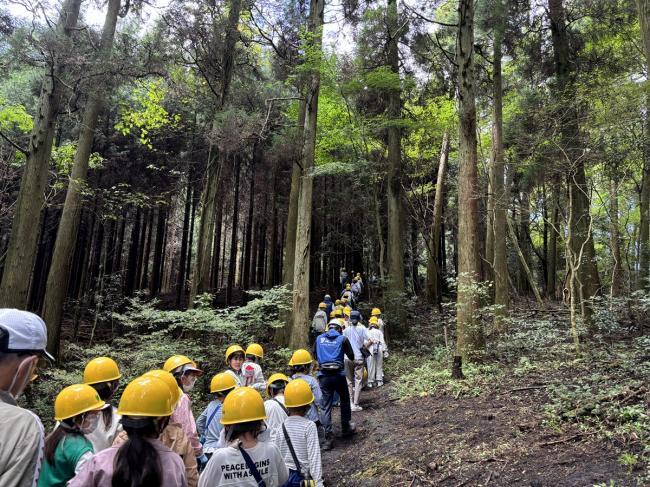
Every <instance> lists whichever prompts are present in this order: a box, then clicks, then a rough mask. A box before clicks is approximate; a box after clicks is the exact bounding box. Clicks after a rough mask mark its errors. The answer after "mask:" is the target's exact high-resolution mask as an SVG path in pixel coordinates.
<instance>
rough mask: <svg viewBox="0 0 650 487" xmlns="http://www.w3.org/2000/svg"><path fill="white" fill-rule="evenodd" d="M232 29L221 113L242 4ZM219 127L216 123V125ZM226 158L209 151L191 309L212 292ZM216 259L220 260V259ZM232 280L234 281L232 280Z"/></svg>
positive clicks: (234, 8)
mask: <svg viewBox="0 0 650 487" xmlns="http://www.w3.org/2000/svg"><path fill="white" fill-rule="evenodd" d="M228 4H229V5H228V6H229V9H228V25H227V28H226V35H225V40H224V45H223V52H222V54H221V71H222V72H221V80H222V81H221V90H220V96H219V100H218V104H217V111H222V110H223V108H224V106H225V104H226V99H227V97H228V92H229V89H230V81H231V80H232V72H233V67H234V64H235V60H234V56H235V45H236V44H237V41H238V40H239V31H238V30H237V26H238V25H239V15H240V12H241V0H229V2H228ZM214 124H216V121H215V122H214V123H213V126H214ZM223 159H224V157H223V155H222V154H219V150H218V148H217V146H216V145H214V144H211V145H210V149H209V151H208V167H207V169H206V177H205V184H204V186H203V192H202V193H201V207H202V209H203V210H202V211H203V212H202V214H201V221H200V224H199V239H198V244H197V254H196V263H195V266H194V276H193V278H192V292H191V296H190V303H189V305H190V307H192V306H193V303H194V298H196V296H197V295H198V294H201V293H204V292H208V291H209V290H210V270H211V269H212V257H213V256H212V252H211V251H212V242H213V239H214V227H215V205H216V200H217V196H218V194H217V193H218V188H219V179H220V177H221V168H222V167H223V162H224V161H223ZM214 258H215V259H216V258H218V256H217V255H215V256H214ZM228 279H230V277H229V278H228Z"/></svg>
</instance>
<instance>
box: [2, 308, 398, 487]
mask: <svg viewBox="0 0 650 487" xmlns="http://www.w3.org/2000/svg"><path fill="white" fill-rule="evenodd" d="M330 302H331V298H330ZM344 303H345V301H343V299H341V302H340V303H339V304H337V303H336V302H334V303H332V310H331V311H330V314H331V316H332V318H331V319H329V320H328V321H327V323H326V325H325V326H324V327H323V330H322V332H321V333H319V334H318V335H315V336H314V346H313V350H312V351H310V350H307V349H299V350H295V351H294V352H293V354H292V356H291V359H290V360H289V362H288V367H289V371H290V375H289V376H287V375H285V374H283V373H279V372H278V373H273V374H271V376H270V377H269V378H268V380H266V379H265V376H264V372H263V370H262V360H263V358H264V350H263V348H262V347H261V346H260V345H259V344H255V343H252V344H250V345H248V346H247V347H246V349H244V348H243V347H241V346H240V345H237V344H233V345H231V346H229V347H228V348H227V350H226V352H225V354H224V359H225V368H224V371H223V372H221V373H218V374H216V375H215V376H214V377H213V378H212V380H211V382H210V393H211V394H212V395H213V399H212V401H211V402H210V403H209V404H208V405H207V407H206V408H205V410H203V411H202V412H201V413H200V414H199V415H198V417H197V419H196V421H195V416H194V413H193V409H192V401H191V398H190V395H189V394H190V393H191V391H192V390H193V388H194V386H195V383H196V381H197V379H198V377H200V376H202V375H203V374H204V372H203V370H201V368H199V366H198V365H197V364H196V362H194V361H193V360H192V359H190V358H189V357H187V356H184V355H174V356H172V357H170V358H168V359H167V360H166V361H165V362H164V364H163V365H162V368H161V369H155V370H151V371H148V372H146V373H145V374H143V375H142V376H140V377H138V378H136V379H134V380H133V381H131V382H130V383H129V384H128V385H127V386H126V388H125V389H124V391H123V393H122V395H121V397H120V399H119V402H116V401H115V398H114V395H115V392H116V391H117V390H118V386H119V383H120V379H121V378H122V374H121V372H120V369H119V366H118V364H117V363H116V362H115V361H114V360H113V359H111V358H109V357H98V358H95V359H93V360H91V361H90V362H89V363H88V364H87V365H86V367H85V369H84V373H83V377H82V380H81V381H80V383H78V384H73V385H70V386H68V387H65V388H64V389H63V390H61V391H60V392H59V394H58V395H57V397H56V399H55V401H54V419H55V420H56V422H57V423H56V426H55V427H54V429H53V430H52V432H50V433H49V434H47V435H45V432H44V430H43V426H42V424H41V421H40V419H39V418H38V417H37V416H36V415H35V414H33V413H32V412H30V411H27V410H24V409H22V408H20V407H18V406H17V403H16V398H17V397H18V396H19V395H20V394H21V393H22V392H23V391H24V389H25V388H26V387H27V385H28V384H29V382H30V381H31V380H33V379H34V378H35V376H36V364H37V362H38V358H39V356H44V357H46V358H48V359H52V357H51V356H49V354H48V353H47V351H46V345H47V330H46V326H45V324H44V322H43V321H42V320H41V318H40V317H38V316H37V315H35V314H33V313H29V312H26V311H19V310H13V309H2V310H0V373H1V374H0V485H2V486H9V487H13V486H16V487H18V486H20V487H22V486H28V485H29V486H32V485H38V486H39V487H50V486H71V487H81V486H98V487H117V486H132V487H135V486H149V485H151V486H162V487H176V486H192V487H194V486H197V485H198V486H200V487H208V486H248V485H251V486H267V487H275V486H278V487H279V486H288V487H293V486H295V487H298V486H300V487H303V486H308V485H309V486H315V487H318V486H323V473H322V463H321V450H328V449H331V448H333V447H334V434H333V431H334V429H333V426H332V417H331V415H332V408H333V407H335V406H340V409H341V435H342V436H343V437H347V436H351V435H354V434H355V432H356V427H355V424H354V423H353V422H352V412H356V411H361V409H362V408H361V406H360V405H359V399H360V394H361V389H362V387H363V386H364V383H365V384H366V385H367V387H379V386H381V385H383V369H382V367H381V363H382V360H383V357H384V354H386V353H387V348H386V344H385V341H384V338H383V334H382V332H381V327H383V322H381V312H380V310H378V309H377V308H375V309H373V312H372V316H371V318H370V320H369V326H370V329H367V328H366V327H365V326H364V325H363V324H362V323H361V321H362V319H361V314H360V312H359V311H358V310H353V309H349V307H348V309H346V307H345V306H343V304H344ZM323 305H324V307H323ZM327 306H328V305H327V299H326V300H325V302H324V303H321V304H320V305H319V312H320V311H323V310H326V309H327ZM315 365H316V367H315ZM314 369H317V371H316V376H314V375H312V372H313V371H314ZM366 369H367V375H365V374H364V370H366ZM263 395H266V396H267V399H266V400H265V399H264V398H263ZM115 404H116V406H117V407H116V406H115Z"/></svg>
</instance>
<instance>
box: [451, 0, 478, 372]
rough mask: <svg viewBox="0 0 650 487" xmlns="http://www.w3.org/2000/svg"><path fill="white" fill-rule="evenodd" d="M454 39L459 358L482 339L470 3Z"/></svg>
mask: <svg viewBox="0 0 650 487" xmlns="http://www.w3.org/2000/svg"><path fill="white" fill-rule="evenodd" d="M458 12H459V16H458V19H459V23H458V39H457V43H456V60H457V63H458V97H459V104H458V112H459V121H460V127H459V147H458V166H459V167H458V298H457V299H458V300H457V314H456V320H457V330H456V333H457V341H456V355H457V356H460V357H462V359H463V361H464V362H467V361H468V360H470V361H471V360H473V359H475V358H477V356H479V355H481V354H482V352H483V350H484V348H485V339H484V336H483V328H482V324H481V322H480V321H479V320H478V319H477V316H476V311H477V310H478V307H479V297H478V293H477V292H476V289H475V288H476V286H477V284H478V279H479V276H480V273H481V267H480V262H479V249H478V245H479V232H478V220H479V216H478V197H479V189H478V167H477V150H476V101H475V100H476V95H475V86H474V56H473V53H474V1H473V0H459V2H458Z"/></svg>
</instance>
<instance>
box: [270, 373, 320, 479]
mask: <svg viewBox="0 0 650 487" xmlns="http://www.w3.org/2000/svg"><path fill="white" fill-rule="evenodd" d="M313 402H314V395H313V394H312V391H311V388H310V387H309V384H307V382H305V381H304V380H302V379H296V380H292V381H291V382H289V384H287V387H286V390H285V404H286V406H287V409H288V410H289V417H288V418H287V419H286V420H285V422H284V424H283V425H282V431H281V433H279V434H278V435H277V436H276V438H275V443H276V445H277V446H278V448H279V450H280V453H282V457H283V458H284V463H285V464H286V465H287V467H289V481H288V482H287V483H286V484H285V485H286V486H288V487H300V485H301V481H302V480H314V482H315V485H316V487H323V478H322V464H321V455H320V446H319V444H318V432H317V429H316V426H315V425H314V423H313V422H311V421H309V420H308V419H307V418H306V417H305V414H307V411H309V409H310V407H311V405H312V404H313Z"/></svg>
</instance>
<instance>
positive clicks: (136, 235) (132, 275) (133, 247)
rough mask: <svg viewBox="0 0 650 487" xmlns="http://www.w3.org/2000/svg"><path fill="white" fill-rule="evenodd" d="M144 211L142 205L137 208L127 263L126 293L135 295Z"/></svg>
mask: <svg viewBox="0 0 650 487" xmlns="http://www.w3.org/2000/svg"><path fill="white" fill-rule="evenodd" d="M141 215H142V211H141V210H140V207H138V208H137V210H136V213H135V221H134V222H133V227H132V228H131V239H130V240H131V242H130V244H129V257H128V259H127V264H126V283H125V288H126V295H127V296H133V292H134V291H135V283H136V274H137V270H138V254H139V252H138V251H139V250H140V249H139V245H138V243H139V242H140V219H141Z"/></svg>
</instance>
